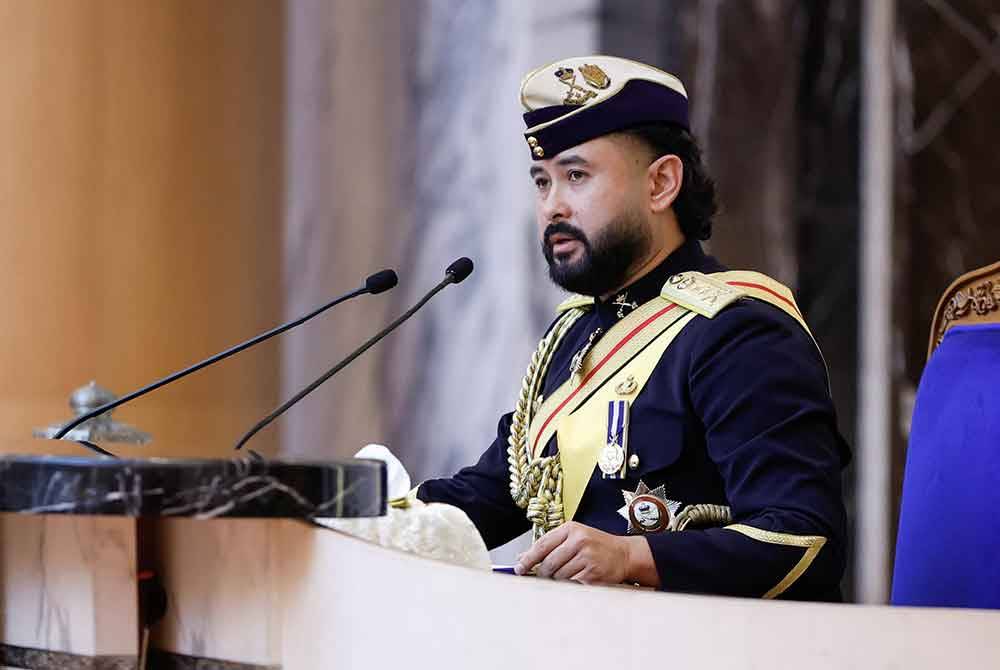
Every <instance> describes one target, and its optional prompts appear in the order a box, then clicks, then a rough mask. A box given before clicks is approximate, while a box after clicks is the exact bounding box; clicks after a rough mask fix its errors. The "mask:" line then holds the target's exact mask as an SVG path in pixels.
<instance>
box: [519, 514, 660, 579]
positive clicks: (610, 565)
mask: <svg viewBox="0 0 1000 670" xmlns="http://www.w3.org/2000/svg"><path fill="white" fill-rule="evenodd" d="M535 566H538V567H537V571H536V574H538V576H540V577H551V578H552V579H571V580H573V581H575V582H580V583H581V584H621V583H622V582H625V581H629V582H638V583H640V584H643V585H644V586H659V583H660V579H659V575H658V574H657V572H656V566H655V564H654V563H653V554H652V552H651V551H650V550H649V543H648V542H646V540H645V539H644V538H642V537H621V536H618V535H611V534H609V533H605V532H603V531H600V530H597V529H596V528H591V527H590V526H584V525H583V524H580V523H576V522H574V521H570V522H569V523H565V524H563V525H561V526H559V527H558V528H556V529H554V530H550V531H549V532H548V533H546V534H545V535H543V536H542V537H540V538H539V539H538V541H537V542H535V543H534V544H533V545H532V546H531V548H530V549H528V551H526V552H525V553H524V554H523V555H522V556H521V558H520V560H519V561H518V563H517V565H516V566H515V568H514V571H515V572H516V573H517V574H519V575H523V574H526V573H528V572H529V571H530V570H531V569H532V568H534V567H535Z"/></svg>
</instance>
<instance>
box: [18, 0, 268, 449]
mask: <svg viewBox="0 0 1000 670" xmlns="http://www.w3.org/2000/svg"><path fill="white" fill-rule="evenodd" d="M283 17H284V6H283V4H282V3H279V2H264V1H261V2H240V1H237V0H233V1H226V2H212V3H202V2H194V1H184V2H170V3H163V2H158V1H156V0H142V1H136V2H115V1H112V0H107V1H105V2H87V3H57V2H38V3H35V2H30V3H29V2H13V1H10V2H0V95H2V96H3V98H4V100H5V103H4V104H3V105H0V144H2V145H3V146H4V151H3V152H0V234H2V236H3V240H4V244H3V245H0V267H2V268H3V269H4V283H3V286H4V289H5V290H4V291H3V298H2V302H0V309H2V313H3V317H4V325H3V327H0V371H2V374H0V449H2V450H5V451H19V452H24V451H35V452H38V451H43V452H44V451H63V452H64V451H65V448H64V447H63V445H50V444H47V443H45V442H38V441H32V440H30V439H29V438H28V436H29V435H30V431H31V428H32V427H34V426H39V425H44V424H47V423H49V422H51V421H52V420H55V419H58V418H63V417H67V416H68V413H69V410H68V408H67V406H66V401H67V395H68V393H69V392H70V391H71V390H72V389H73V388H75V387H76V386H79V385H81V384H83V383H86V382H87V381H89V380H90V379H97V380H98V382H99V383H101V384H103V385H105V386H107V387H109V388H111V389H112V390H113V391H116V392H119V393H121V392H124V391H127V390H129V389H131V388H133V387H136V386H139V385H142V384H144V383H146V382H148V381H151V380H152V379H154V378H156V377H157V376H160V375H162V374H164V373H166V372H169V371H171V370H172V369H175V368H178V367H181V366H184V365H186V364H189V363H191V362H194V361H196V360H198V359H200V358H202V357H204V356H205V355H207V354H209V353H212V352H213V351H215V350H218V349H221V348H224V347H225V346H228V345H229V344H232V343H234V342H237V341H240V340H242V339H244V338H246V337H248V336H250V335H252V334H254V333H255V332H257V331H259V330H262V329H264V328H266V327H269V326H271V325H273V324H274V323H276V322H277V321H278V319H279V318H280V316H281V290H280V283H281V276H280V267H281V265H280V264H281V259H280V251H279V250H280V239H281V233H280V217H281V202H282V174H283V170H282V145H281V142H282V99H283V37H282V36H283V32H284V30H283ZM277 368H278V349H277V344H276V343H269V345H264V346H262V347H260V348H258V350H257V351H254V352H248V353H246V354H243V356H242V357H241V358H239V359H233V360H231V361H229V362H227V363H224V364H222V366H220V367H216V368H214V369H211V370H207V371H204V372H201V373H198V374H197V375H195V376H193V377H191V378H189V379H187V380H184V381H182V382H180V383H178V384H177V385H175V386H174V387H172V388H168V389H164V390H163V391H161V392H159V393H158V394H157V395H155V396H150V397H149V398H148V399H143V400H140V401H138V402H137V403H136V404H135V405H133V406H131V407H129V408H127V409H123V410H121V411H120V412H119V414H118V415H116V416H117V418H119V419H121V420H124V421H127V422H129V423H134V424H136V425H138V426H140V427H141V428H143V429H145V430H148V431H150V432H152V433H153V434H154V437H155V442H154V444H153V445H151V446H150V447H147V448H145V449H144V450H142V451H138V450H135V449H124V450H122V451H123V452H124V453H131V454H142V455H152V454H157V455H174V456H179V455H185V454H196V453H200V454H206V455H221V454H223V453H225V451H226V449H227V447H228V446H229V445H230V444H231V443H232V441H233V440H234V439H235V438H236V437H238V435H239V434H240V433H241V432H242V430H243V429H244V428H245V427H246V425H247V424H249V423H252V421H253V420H254V419H255V418H256V417H257V416H258V415H259V414H261V413H262V412H264V411H266V410H267V409H269V408H270V407H272V406H273V405H274V404H275V403H276V401H277ZM262 437H264V438H270V436H268V435H265V436H262ZM273 443H274V441H273V439H264V440H261V441H260V442H259V443H258V445H257V446H258V448H263V449H264V450H265V451H267V450H269V449H271V448H272V447H273Z"/></svg>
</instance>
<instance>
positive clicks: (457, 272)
mask: <svg viewBox="0 0 1000 670" xmlns="http://www.w3.org/2000/svg"><path fill="white" fill-rule="evenodd" d="M472 268H473V265H472V261H471V260H470V259H469V258H467V257H465V256H462V257H461V258H459V259H458V260H457V261H455V262H454V263H452V264H451V265H449V266H448V269H447V270H445V271H444V273H445V274H446V275H448V276H449V277H451V281H452V283H453V284H457V283H459V282H461V281H465V278H466V277H468V276H469V275H471V274H472Z"/></svg>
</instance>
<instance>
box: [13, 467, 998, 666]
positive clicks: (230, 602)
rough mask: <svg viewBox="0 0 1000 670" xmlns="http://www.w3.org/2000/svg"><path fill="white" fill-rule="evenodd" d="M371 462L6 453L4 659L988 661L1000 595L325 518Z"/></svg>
mask: <svg viewBox="0 0 1000 670" xmlns="http://www.w3.org/2000/svg"><path fill="white" fill-rule="evenodd" d="M385 505H386V500H385V469H384V466H383V464H382V463H380V462H375V461H364V460H355V461H344V462H339V463H312V464H302V463H281V462H263V461H250V460H247V461H242V460H241V461H232V462H230V461H179V462H178V461H161V460H156V459H150V460H144V461H115V460H112V459H107V460H105V459H87V458H73V459H66V458H44V457H43V458H19V457H6V458H2V459H0V509H2V510H3V513H2V514H0V547H2V553H0V588H2V594H3V609H2V627H0V631H2V637H0V643H2V646H0V665H6V666H8V667H15V668H70V669H75V668H113V669H115V670H117V669H119V668H121V669H125V668H135V667H137V665H138V662H139V656H140V640H141V639H142V636H141V632H142V631H141V630H140V628H141V626H140V622H141V621H142V618H143V612H142V610H141V608H140V604H139V597H138V590H137V579H138V577H140V576H142V575H145V574H153V575H155V576H156V577H157V578H158V579H159V581H160V582H161V583H162V585H163V589H164V591H165V592H166V596H167V609H166V614H165V616H164V617H163V618H162V619H161V620H160V621H159V622H158V623H157V624H156V625H155V626H154V627H153V628H152V630H151V634H150V636H149V639H150V645H149V647H150V651H149V657H148V665H147V667H152V668H169V669H178V670H180V669H185V670H187V669H194V668H197V669H198V670H261V669H265V668H266V669H278V668H280V669H282V670H325V669H327V668H334V669H340V668H350V669H353V668H407V670H421V669H423V668H433V669H434V670H442V669H447V668H455V669H463V670H465V669H467V668H485V669H496V670H511V669H515V668H516V669H518V670H520V669H527V668H545V669H547V670H548V669H552V668H646V667H649V668H659V667H676V668H685V669H688V668H706V669H713V670H714V669H718V670H722V669H725V670H731V669H734V668H773V669H781V668H788V669H789V670H791V669H794V670H801V669H802V668H809V669H810V670H826V669H829V670H833V669H837V670H840V669H841V668H907V669H908V670H914V669H921V668H927V669H933V670H939V669H940V668H942V667H960V668H995V667H998V665H1000V635H998V634H997V632H998V631H1000V612H998V611H987V610H968V609H966V610H952V609H943V608H939V609H921V608H903V607H885V606H879V607H872V606H858V605H832V604H818V603H797V602H775V601H766V602H765V601H757V600H749V599H735V598H719V597H710V596H696V595H675V594H667V593H656V592H651V591H638V590H635V589H632V588H630V587H588V586H580V585H577V584H572V583H564V582H559V583H557V582H551V581H548V580H542V579H537V578H532V577H515V576H513V575H506V574H492V573H490V572H488V571H481V570H474V569H471V568H464V567H459V566H454V565H448V564H445V563H442V562H438V561H433V560H430V559H425V558H420V557H417V556H413V555H409V554H405V553H402V552H400V551H396V550H393V549H387V548H384V547H380V546H376V545H373V544H369V543H367V542H364V541H362V540H359V539H356V538H353V537H348V536H346V535H342V534H340V533H338V532H334V531H331V530H329V529H327V528H325V527H322V526H319V525H316V524H314V523H312V520H313V519H314V518H316V517H318V516H341V517H351V516H354V517H360V516H366V515H368V516H376V515H380V514H382V513H384V511H385Z"/></svg>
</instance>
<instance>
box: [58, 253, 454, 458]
mask: <svg viewBox="0 0 1000 670" xmlns="http://www.w3.org/2000/svg"><path fill="white" fill-rule="evenodd" d="M470 271H471V270H470ZM398 282H399V278H398V277H397V276H396V273H395V272H393V271H392V270H380V271H379V272H376V273H375V274H373V275H371V276H369V277H368V278H367V279H365V283H364V285H362V286H360V287H359V288H356V289H354V290H353V291H350V292H348V293H345V294H344V295H342V296H340V297H339V298H335V299H333V300H331V301H330V302H328V303H326V304H325V305H323V306H321V307H318V308H316V309H314V310H313V311H311V312H309V313H308V314H306V315H305V316H302V317H299V318H298V319H295V320H294V321H289V322H287V323H284V324H282V325H280V326H278V327H276V328H272V329H271V330H269V331H267V332H265V333H261V334H260V335H257V336H256V337H253V338H251V339H249V340H247V341H246V342H243V343H241V344H237V345H236V346H234V347H230V348H229V349H226V350H225V351H222V352H220V353H218V354H215V355H214V356H209V357H208V358H206V359H205V360H203V361H201V362H200V363H195V364H194V365H191V366H189V367H186V368H184V369H183V370H180V371H179V372H175V373H173V374H171V375H168V376H166V377H164V378H162V379H158V380H157V381H155V382H153V383H152V384H149V385H147V386H143V387H142V388H141V389H139V390H137V391H132V392H131V393H129V394H128V395H124V396H122V397H121V398H118V399H117V400H114V401H112V402H109V403H106V404H104V405H101V406H100V407H97V408H96V409H94V410H92V411H90V412H87V413H86V414H82V415H80V416H78V417H76V418H74V419H73V420H72V421H70V422H69V423H67V424H66V425H64V426H63V427H62V428H60V429H59V432H57V433H56V434H55V435H54V436H53V438H52V439H55V440H59V439H62V438H63V437H64V436H65V435H66V433H68V432H69V431H71V430H73V429H74V428H76V427H77V426H79V425H80V424H82V423H84V422H85V421H89V420H90V419H93V418H94V417H96V416H100V415H101V414H104V413H105V412H108V411H110V410H113V409H114V408H116V407H118V406H120V405H124V404H125V403H127V402H130V401H132V400H135V399H136V398H139V397H141V396H144V395H146V394H147V393H150V392H152V391H155V390H156V389H158V388H160V387H161V386H166V385H167V384H170V383H171V382H175V381H177V380H178V379H181V378H182V377H187V376H188V375H189V374H191V373H192V372H197V371H198V370H201V369H202V368H204V367H208V366H209V365H212V364H213V363H218V362H219V361H221V360H223V359H226V358H229V357H230V356H232V355H234V354H238V353H240V352H241V351H243V350H244V349H249V348H250V347H252V346H254V345H255V344H260V343H261V342H263V341H264V340H268V339H270V338H272V337H274V336H275V335H280V334H281V333H283V332H285V331H286V330H290V329H292V328H295V327H296V326H299V325H301V324H303V323H305V322H306V321H308V320H310V319H312V318H313V317H315V316H318V315H319V314H322V313H323V312H325V311H326V310H328V309H330V308H331V307H334V306H336V305H339V304H340V303H342V302H345V301H347V300H350V299H351V298H356V297H357V296H359V295H364V294H366V293H370V294H372V295H375V294H378V293H383V292H385V291H388V290H389V289H391V288H392V287H394V286H395V285H396V284H397V283H398ZM84 446H86V447H88V448H92V446H91V445H89V444H85V445H84ZM101 451H102V453H104V454H105V455H108V456H112V455H113V454H111V453H110V452H106V451H103V450H101Z"/></svg>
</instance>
